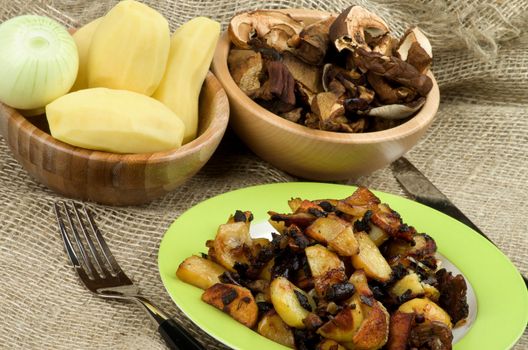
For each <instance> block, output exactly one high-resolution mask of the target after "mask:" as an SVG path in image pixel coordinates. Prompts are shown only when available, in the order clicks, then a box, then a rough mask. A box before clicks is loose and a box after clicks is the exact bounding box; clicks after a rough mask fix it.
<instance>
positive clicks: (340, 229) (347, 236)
mask: <svg viewBox="0 0 528 350" xmlns="http://www.w3.org/2000/svg"><path fill="white" fill-rule="evenodd" d="M306 234H307V235H308V236H310V237H312V238H313V239H315V240H316V241H318V242H321V243H323V244H327V245H328V246H329V247H330V248H332V249H333V250H334V251H335V252H337V254H339V255H341V256H352V255H355V254H357V253H358V252H359V244H358V242H357V240H356V237H355V236H354V233H353V231H352V228H351V227H350V225H349V224H348V223H347V222H346V221H344V220H342V219H340V218H338V217H337V216H335V215H328V216H327V217H322V218H319V219H317V220H315V221H314V222H313V223H312V224H311V225H310V226H308V227H307V228H306Z"/></svg>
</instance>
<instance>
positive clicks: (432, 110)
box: [212, 8, 440, 181]
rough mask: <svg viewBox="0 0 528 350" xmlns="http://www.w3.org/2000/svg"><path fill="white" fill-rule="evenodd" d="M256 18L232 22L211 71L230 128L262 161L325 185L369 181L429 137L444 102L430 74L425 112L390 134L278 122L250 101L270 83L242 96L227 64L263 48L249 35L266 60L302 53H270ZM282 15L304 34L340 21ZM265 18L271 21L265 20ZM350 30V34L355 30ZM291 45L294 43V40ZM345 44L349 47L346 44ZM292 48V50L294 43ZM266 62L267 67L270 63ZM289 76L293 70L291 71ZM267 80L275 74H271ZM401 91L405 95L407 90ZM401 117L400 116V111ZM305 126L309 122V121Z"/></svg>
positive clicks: (319, 15) (320, 15)
mask: <svg viewBox="0 0 528 350" xmlns="http://www.w3.org/2000/svg"><path fill="white" fill-rule="evenodd" d="M349 9H350V8H349ZM349 9H347V10H349ZM256 12H258V11H253V12H247V13H243V14H239V15H237V16H236V17H235V18H234V19H233V20H232V22H231V26H230V28H229V30H228V31H226V32H224V33H223V35H222V37H221V39H220V42H219V44H218V46H217V50H216V52H215V56H214V59H213V66H212V67H213V72H214V73H215V75H216V76H217V77H218V80H219V81H220V83H221V84H222V85H223V87H224V89H225V90H226V92H227V95H228V97H229V102H230V106H231V125H232V127H233V129H234V130H235V132H236V133H237V134H238V136H239V137H240V138H241V139H242V140H243V141H244V142H245V143H246V144H247V145H248V147H249V148H250V149H251V150H253V151H254V152H255V153H256V154H257V155H258V156H260V157H261V158H263V159H265V160H266V161H268V162H269V163H271V164H273V165H275V166H276V167H277V168H279V169H282V170H284V171H286V172H289V173H291V174H293V175H296V176H299V177H302V178H306V179H311V180H322V181H333V180H345V179H350V178H356V177H359V176H362V175H366V174H369V173H372V172H373V171H375V170H377V169H380V168H383V167H385V166H386V165H388V164H390V163H391V162H392V161H394V160H396V159H397V158H399V157H400V156H402V155H403V154H404V153H406V152H407V151H408V150H410V149H411V148H412V147H413V146H414V145H415V144H416V143H417V142H418V141H419V140H420V138H421V137H422V135H424V133H425V132H426V131H427V129H428V127H429V126H430V125H431V123H432V121H433V119H434V116H435V114H436V112H437V109H438V105H439V99H440V97H439V89H438V85H437V84H436V81H435V79H434V76H433V74H432V73H431V72H430V71H424V74H420V77H421V78H422V79H428V80H429V82H428V83H429V84H430V86H429V89H430V90H429V91H428V92H427V94H426V96H423V97H421V99H422V100H421V104H420V106H421V108H419V109H418V111H416V112H415V113H414V114H413V115H412V117H409V118H407V119H406V120H405V122H403V123H401V124H399V125H397V126H395V127H391V128H388V129H385V130H379V131H369V132H357V133H346V132H335V131H327V130H317V129H313V128H309V127H307V126H305V125H301V124H302V123H301V124H300V123H295V122H292V121H290V120H287V119H286V118H284V117H281V116H279V115H278V113H273V112H272V111H270V110H268V109H266V108H264V107H263V106H262V105H263V103H260V104H259V103H257V102H255V100H254V99H252V98H251V97H250V96H248V95H251V94H253V96H255V95H258V94H259V93H260V92H262V90H263V88H264V85H265V84H266V83H264V84H262V85H260V90H259V89H257V90H253V91H251V92H249V93H248V91H243V90H242V89H241V88H240V87H239V85H240V84H241V79H240V76H239V75H237V73H233V74H234V75H233V74H232V73H231V72H230V66H229V64H228V60H229V59H230V51H231V50H235V49H239V50H244V49H246V50H247V49H249V48H252V49H254V48H255V47H256V46H257V47H258V45H259V44H258V42H257V44H255V42H249V41H247V37H246V38H245V39H244V38H242V39H240V37H241V36H243V35H244V34H247V33H250V34H249V35H250V37H251V38H252V39H253V40H255V38H257V39H259V40H260V45H261V47H262V42H267V44H266V45H264V46H267V48H264V49H261V48H257V49H256V50H257V51H259V52H260V53H261V55H262V56H263V57H264V56H265V55H271V56H273V55H274V54H275V55H277V54H276V53H273V51H275V52H277V51H279V52H280V56H281V58H280V59H282V62H283V63H284V62H285V60H286V56H287V55H289V53H287V54H285V53H284V51H283V52H281V50H283V49H284V50H285V51H286V50H289V51H290V52H294V55H295V54H298V53H299V46H297V48H294V49H292V48H291V47H287V48H286V49H285V48H284V47H285V45H284V44H283V45H282V47H279V48H275V49H274V50H271V53H270V50H269V46H272V47H273V37H272V36H268V37H265V38H264V39H262V38H261V37H259V35H261V34H263V33H264V34H265V32H266V30H269V27H268V28H267V29H266V28H263V26H262V22H261V23H260V24H258V23H257V21H258V19H255V17H258V16H260V15H261V14H258V15H256ZM280 12H282V13H283V14H286V15H287V16H288V17H290V18H292V20H296V21H298V22H302V26H304V27H303V29H304V28H309V27H310V25H312V24H314V25H316V23H317V22H319V23H321V22H324V21H325V20H328V19H330V18H331V17H334V18H335V17H337V16H333V15H331V14H329V13H325V12H321V11H315V10H304V9H288V10H280ZM345 12H346V11H344V12H343V13H345ZM343 13H342V14H341V15H340V17H343V16H345V17H346V14H344V15H343ZM263 16H268V15H267V14H264V15H263ZM279 17H281V16H278V17H277V18H273V19H269V18H267V19H266V20H265V21H264V22H265V23H267V25H268V24H270V23H271V25H273V23H278V22H281V21H283V19H281V18H279ZM236 18H238V19H236ZM235 19H236V21H238V22H237V25H238V26H239V29H240V30H239V33H235V35H234V33H233V31H236V30H233V21H234V20H235ZM338 19H339V17H338ZM335 21H337V19H336V20H335ZM344 23H346V21H345V22H344ZM279 24H281V23H279ZM282 24H283V23H282ZM292 26H294V24H292ZM283 27H284V26H283ZM272 29H273V28H272ZM345 29H346V27H345ZM348 29H350V26H349V27H348ZM363 29H364V32H362V33H361V34H362V35H364V34H365V33H366V32H367V29H370V28H363ZM373 29H376V28H373ZM330 30H331V29H330ZM341 30H343V28H341ZM295 31H296V29H295V28H293V29H292V32H293V33H295ZM373 31H374V30H372V32H373ZM269 33H275V34H277V33H278V29H277V30H275V31H274V30H271V31H269ZM280 33H281V34H280V35H286V36H287V35H290V34H291V33H290V34H288V33H286V34H284V33H283V32H280ZM297 34H298V36H300V37H302V35H303V34H302V30H301V34H300V35H299V32H298V31H297ZM280 35H279V34H277V35H276V36H275V37H280ZM294 35H295V34H294ZM270 38H271V39H270ZM290 40H291V41H294V39H292V38H291V37H290ZM341 44H343V45H346V44H347V42H346V40H344V41H343V42H341ZM287 45H290V44H289V42H288V44H287ZM429 49H430V48H429ZM266 50H268V51H266ZM295 50H297V52H295ZM278 56H279V55H278ZM290 56H291V55H290ZM273 59H275V58H272V60H273ZM280 59H279V60H280ZM316 59H317V58H316ZM391 60H392V58H391ZM394 60H396V59H394ZM263 61H264V62H266V60H265V59H263ZM306 61H307V60H305V62H306ZM391 62H392V61H391ZM398 62H399V61H398ZM285 64H287V63H285ZM253 67H255V65H253ZM288 67H289V66H288ZM374 68H376V67H374ZM290 71H292V70H291V69H290ZM292 72H293V71H292ZM267 74H268V75H269V74H270V71H269V68H268V72H267ZM292 74H293V75H294V78H295V80H296V82H297V83H298V82H299V80H302V79H305V78H306V75H300V76H299V77H297V76H295V73H292ZM323 74H324V73H323ZM264 75H266V73H264ZM235 80H237V81H235ZM261 80H262V79H261ZM270 81H271V78H270ZM261 83H262V81H261ZM270 84H271V83H270ZM257 85H258V83H257ZM296 86H299V85H296ZM402 89H405V86H404V87H403V88H402ZM255 91H256V92H255ZM298 92H299V91H298V90H295V93H296V94H298ZM260 96H262V94H261V95H260ZM297 98H298V97H297ZM311 101H312V102H311V107H313V101H314V100H313V99H312V100H311ZM261 102H262V101H261ZM264 102H266V101H264ZM281 103H282V102H281ZM384 108H385V107H383V106H382V108H372V111H374V110H376V111H380V110H381V111H382V112H383V111H385V110H384ZM396 113H398V112H397V111H396ZM306 119H308V118H306ZM305 123H307V122H306V121H305Z"/></svg>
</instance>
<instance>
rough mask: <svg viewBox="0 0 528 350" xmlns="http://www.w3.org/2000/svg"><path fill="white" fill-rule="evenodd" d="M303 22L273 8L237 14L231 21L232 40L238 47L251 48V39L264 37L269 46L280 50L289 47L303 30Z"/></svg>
mask: <svg viewBox="0 0 528 350" xmlns="http://www.w3.org/2000/svg"><path fill="white" fill-rule="evenodd" d="M303 28H304V25H303V23H302V22H300V21H297V20H295V19H293V18H292V17H291V16H290V15H288V14H286V13H283V12H280V11H271V10H257V11H252V12H245V13H241V14H238V15H236V16H235V17H233V18H232V19H231V22H230V23H229V28H228V33H229V38H230V39H231V42H232V43H233V44H234V45H235V46H236V47H238V48H242V49H249V48H250V44H249V41H251V40H252V39H255V38H259V39H262V40H263V41H264V42H265V43H266V44H267V45H268V46H269V47H271V48H274V49H276V50H278V51H284V50H287V49H289V47H290V43H291V42H292V39H295V38H297V37H298V35H299V34H300V33H301V31H302V30H303Z"/></svg>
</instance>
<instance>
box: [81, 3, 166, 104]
mask: <svg viewBox="0 0 528 350" xmlns="http://www.w3.org/2000/svg"><path fill="white" fill-rule="evenodd" d="M169 47H170V31H169V24H168V22H167V20H166V19H165V18H164V17H163V16H162V15H161V14H160V13H158V12H157V11H156V10H154V9H151V8H150V7H148V6H147V5H144V4H141V3H139V2H137V1H133V0H125V1H121V2H120V3H118V4H117V5H116V6H114V7H113V8H112V9H111V10H110V11H109V12H108V13H107V14H106V15H105V16H104V17H103V19H102V20H101V22H100V23H99V25H98V26H97V29H96V30H95V33H94V35H93V38H92V43H91V46H90V50H89V51H90V53H89V57H88V65H87V67H88V86H89V87H91V88H93V87H107V88H112V89H122V90H130V91H135V92H139V93H142V94H145V95H148V96H150V95H152V93H153V92H154V91H155V90H156V88H157V87H158V85H159V83H160V81H161V78H162V77H163V73H164V72H165V67H166V65H167V59H168V57H169Z"/></svg>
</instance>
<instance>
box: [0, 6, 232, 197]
mask: <svg viewBox="0 0 528 350" xmlns="http://www.w3.org/2000/svg"><path fill="white" fill-rule="evenodd" d="M71 33H72V32H71V31H70V32H68V30H67V29H66V28H64V27H63V26H62V25H61V24H59V23H58V22H56V21H54V20H53V19H51V18H48V17H43V16H35V15H28V16H19V17H15V18H13V19H11V20H8V21H6V22H4V23H2V24H1V25H0V38H1V39H2V40H0V62H2V64H0V71H1V72H3V73H5V74H3V76H5V77H4V78H5V79H4V80H3V81H2V83H3V84H1V85H0V133H1V134H2V135H3V136H4V139H5V141H6V143H7V145H8V146H9V148H10V149H11V151H12V153H13V155H14V157H15V158H16V159H17V160H18V161H19V163H20V164H21V165H22V166H23V167H24V168H25V169H26V170H27V171H28V172H29V174H30V175H31V176H32V177H34V178H35V179H36V180H38V181H39V182H41V183H43V184H44V185H46V186H47V187H49V188H50V189H52V190H54V191H56V192H58V193H61V194H63V195H65V196H67V197H73V198H77V199H81V200H89V201H95V202H99V203H103V204H109V205H136V204H142V203H146V202H149V201H151V200H153V199H155V198H158V197H160V196H162V195H163V194H166V193H168V192H170V191H172V190H174V189H175V188H176V187H178V186H179V185H180V184H181V183H183V182H184V181H185V180H187V179H189V178H190V177H191V176H193V175H194V174H195V173H196V172H197V171H198V170H200V168H201V167H202V166H203V165H204V164H205V163H206V162H207V161H208V160H209V158H210V157H211V155H212V154H213V152H214V151H215V149H216V147H217V146H218V144H219V143H220V140H221V139H222V136H223V134H224V132H225V129H226V127H227V123H228V119H229V105H228V101H227V96H226V94H225V92H224V90H223V88H222V86H221V85H220V83H219V82H218V81H217V79H216V78H215V76H214V75H213V74H212V73H211V72H209V66H210V63H211V60H212V56H213V53H214V50H215V47H216V43H217V41H218V37H219V34H220V24H219V23H218V22H216V21H213V20H211V19H208V18H205V17H197V18H194V19H192V20H190V21H188V22H186V23H184V24H183V25H181V26H180V27H179V28H178V30H177V31H175V32H174V33H172V34H171V32H170V28H169V23H168V21H167V20H166V19H165V18H164V17H163V15H161V14H160V13H159V12H157V11H156V10H154V9H153V8H150V7H149V6H147V5H145V4H143V3H140V2H138V1H134V0H124V1H121V2H119V3H117V4H116V5H115V6H114V7H113V8H112V9H110V11H109V12H108V13H106V14H105V16H103V17H101V18H98V19H95V20H94V21H92V22H90V23H88V24H86V25H85V26H83V27H81V28H79V30H77V31H74V33H73V34H71ZM193 50H194V51H193ZM11 51H15V54H14V55H9V54H10V52H11ZM191 51H192V53H193V54H192V55H189V52H191ZM20 62H28V64H29V65H30V66H22V64H20ZM42 67H44V68H46V69H43V68H42ZM7 71H13V72H15V73H14V74H10V75H9V76H8V74H7V73H6V72H7ZM27 72H30V73H32V74H26V73H27ZM24 75H25V76H24ZM21 76H22V78H24V79H22V78H20V77H21ZM72 86H73V87H72ZM2 102H3V103H2ZM41 107H42V108H41ZM32 109H35V110H34V111H31V113H30V114H33V112H34V114H35V115H34V116H29V115H28V110H32ZM24 115H27V117H25V116H24Z"/></svg>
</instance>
